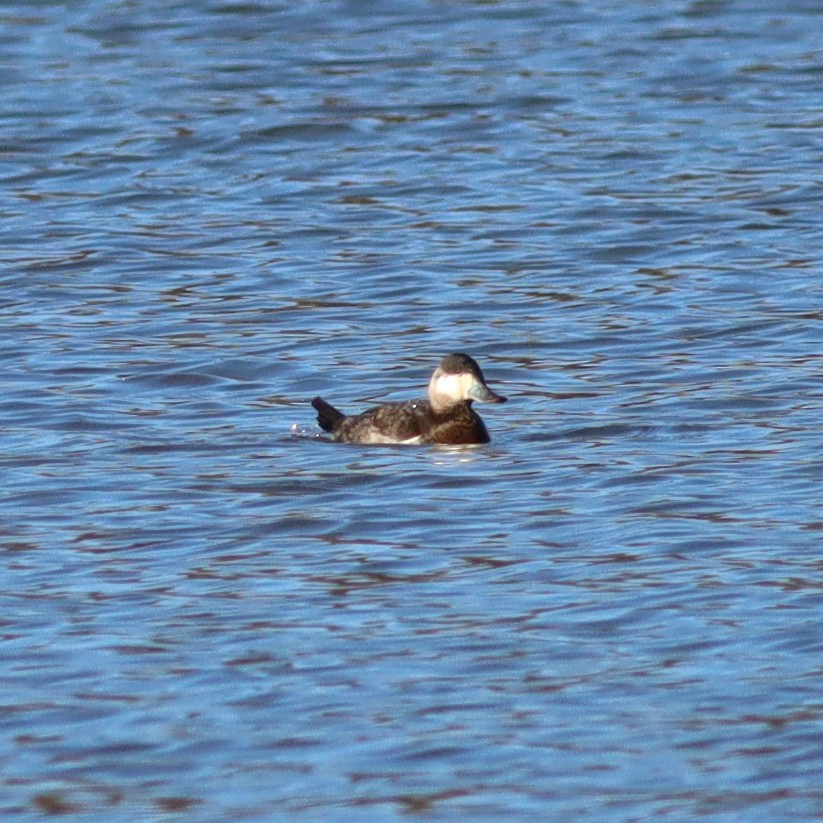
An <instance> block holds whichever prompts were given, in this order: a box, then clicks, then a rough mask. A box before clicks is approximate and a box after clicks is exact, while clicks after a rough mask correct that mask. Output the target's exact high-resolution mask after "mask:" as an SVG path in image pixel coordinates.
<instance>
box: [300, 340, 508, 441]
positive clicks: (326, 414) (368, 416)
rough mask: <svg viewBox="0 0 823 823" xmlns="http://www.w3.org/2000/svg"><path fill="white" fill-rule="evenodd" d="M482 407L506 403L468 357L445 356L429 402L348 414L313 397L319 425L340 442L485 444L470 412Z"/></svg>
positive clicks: (482, 431)
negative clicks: (478, 403)
mask: <svg viewBox="0 0 823 823" xmlns="http://www.w3.org/2000/svg"><path fill="white" fill-rule="evenodd" d="M475 400H477V401H479V402H482V403H504V402H505V401H506V398H505V397H501V396H500V395H499V394H496V393H495V392H493V391H492V390H491V389H490V388H489V387H488V386H487V385H486V381H485V379H484V378H483V372H481V371H480V367H479V366H478V365H477V363H475V361H474V360H473V359H472V358H471V357H469V356H468V355H467V354H463V353H457V354H450V355H449V356H448V357H445V358H444V359H443V360H442V361H441V363H440V365H439V366H438V367H437V368H436V369H435V371H434V374H432V377H431V380H430V381H429V396H428V399H423V400H410V401H407V402H404V403H384V404H383V405H381V406H375V407H374V408H372V409H369V410H368V411H365V412H363V413H362V414H358V415H353V416H347V415H345V414H343V412H341V411H339V410H338V409H336V408H335V407H334V406H332V405H331V404H330V403H327V402H326V401H325V400H323V398H322V397H315V398H314V400H312V406H314V408H315V409H317V422H318V423H319V424H320V427H321V428H322V429H323V430H324V431H327V432H330V433H331V434H332V436H333V437H334V439H335V440H338V441H339V442H341V443H385V444H403V445H413V444H418V443H443V444H451V445H458V444H468V443H488V442H489V439H490V438H489V433H488V431H487V430H486V426H485V424H484V423H483V421H482V420H481V419H480V415H478V414H477V412H476V411H475V410H474V409H473V408H472V403H473V402H474V401H475Z"/></svg>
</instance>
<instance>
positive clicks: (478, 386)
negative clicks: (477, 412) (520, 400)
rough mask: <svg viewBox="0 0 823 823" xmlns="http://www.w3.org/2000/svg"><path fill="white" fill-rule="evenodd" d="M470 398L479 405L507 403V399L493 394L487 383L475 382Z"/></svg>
mask: <svg viewBox="0 0 823 823" xmlns="http://www.w3.org/2000/svg"><path fill="white" fill-rule="evenodd" d="M469 397H471V399H472V400H477V401H478V402H479V403H505V402H506V398H505V397H503V395H501V394H496V393H495V392H493V391H492V390H491V389H490V388H489V387H488V386H487V385H486V384H485V383H481V382H480V381H479V380H475V381H474V383H472V387H471V388H470V389H469Z"/></svg>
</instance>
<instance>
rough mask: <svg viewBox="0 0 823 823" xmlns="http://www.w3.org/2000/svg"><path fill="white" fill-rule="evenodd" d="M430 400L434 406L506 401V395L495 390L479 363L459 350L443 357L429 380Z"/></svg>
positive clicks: (442, 407) (443, 406)
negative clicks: (487, 383) (490, 386)
mask: <svg viewBox="0 0 823 823" xmlns="http://www.w3.org/2000/svg"><path fill="white" fill-rule="evenodd" d="M429 400H430V401H431V404H432V407H433V408H434V409H444V408H448V407H449V406H454V405H457V404H458V403H471V402H472V401H473V400H477V401H478V402H480V403H505V402H506V398H505V397H503V396H502V395H499V394H497V393H496V392H493V391H492V390H491V389H490V388H489V387H488V386H487V385H486V380H485V379H484V377H483V372H482V371H480V366H478V365H477V363H475V362H474V360H472V358H471V357H469V356H468V355H467V354H463V353H462V352H458V353H456V354H450V355H449V356H448V357H444V358H443V360H442V361H441V362H440V365H439V366H438V367H437V368H436V369H435V370H434V374H433V375H432V377H431V380H430V381H429Z"/></svg>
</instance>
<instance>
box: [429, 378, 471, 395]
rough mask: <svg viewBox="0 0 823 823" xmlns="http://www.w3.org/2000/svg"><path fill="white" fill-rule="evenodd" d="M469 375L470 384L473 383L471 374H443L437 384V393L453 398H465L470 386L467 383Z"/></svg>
mask: <svg viewBox="0 0 823 823" xmlns="http://www.w3.org/2000/svg"><path fill="white" fill-rule="evenodd" d="M467 377H468V378H469V385H471V375H470V374H468V375H467V374H441V375H440V377H438V378H437V383H436V384H435V388H436V390H437V394H439V395H442V396H443V397H448V398H451V399H452V400H463V399H465V398H466V396H467V395H466V390H467V388H468V386H467V385H466V378H467Z"/></svg>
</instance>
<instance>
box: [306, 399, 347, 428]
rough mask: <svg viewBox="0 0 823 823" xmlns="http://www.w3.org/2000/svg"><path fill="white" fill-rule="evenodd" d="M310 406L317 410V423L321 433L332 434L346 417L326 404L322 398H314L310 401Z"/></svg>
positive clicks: (329, 404)
mask: <svg viewBox="0 0 823 823" xmlns="http://www.w3.org/2000/svg"><path fill="white" fill-rule="evenodd" d="M311 404H312V406H314V408H315V409H317V422H318V423H319V424H320V428H321V429H323V431H327V432H333V431H334V430H335V429H336V428H337V427H338V426H339V425H340V423H341V422H342V421H343V418H344V417H345V416H346V415H345V414H343V412H341V411H340V410H339V409H336V408H335V407H334V406H332V404H331V403H327V402H326V401H325V400H324V399H323V398H322V397H315V398H314V400H312V401H311Z"/></svg>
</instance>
